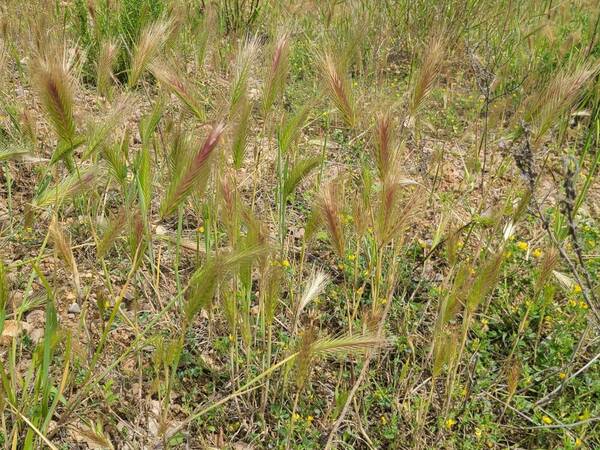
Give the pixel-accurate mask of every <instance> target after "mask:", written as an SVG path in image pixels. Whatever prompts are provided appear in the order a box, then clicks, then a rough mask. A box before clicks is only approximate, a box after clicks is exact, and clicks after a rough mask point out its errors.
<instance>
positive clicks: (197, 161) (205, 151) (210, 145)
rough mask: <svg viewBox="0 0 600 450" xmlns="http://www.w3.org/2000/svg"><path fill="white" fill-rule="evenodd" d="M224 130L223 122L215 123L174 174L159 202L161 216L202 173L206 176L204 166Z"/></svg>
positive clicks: (166, 214)
mask: <svg viewBox="0 0 600 450" xmlns="http://www.w3.org/2000/svg"><path fill="white" fill-rule="evenodd" d="M224 130H225V125H224V124H222V123H220V124H217V125H215V126H214V127H213V128H212V130H211V131H210V133H209V134H208V136H207V137H206V140H205V141H204V144H203V145H202V147H201V148H200V150H199V151H198V152H197V153H196V155H195V156H194V157H193V158H192V160H191V161H190V163H189V164H188V166H187V168H185V169H184V170H183V171H182V173H181V174H175V178H174V179H173V180H172V182H171V184H170V186H169V188H168V190H167V194H166V197H165V199H164V200H163V202H162V204H161V216H162V217H166V216H168V215H169V214H171V213H172V212H173V211H174V210H175V209H176V208H177V206H178V205H179V204H180V203H181V202H182V201H183V200H184V199H185V197H187V195H188V194H190V193H191V191H192V189H193V187H194V186H195V185H196V183H197V182H198V181H199V179H200V178H202V177H203V175H204V176H207V171H206V168H207V166H208V163H209V161H210V158H211V155H212V153H213V151H214V149H215V148H216V147H217V144H218V143H219V140H220V138H221V135H222V134H223V131H224Z"/></svg>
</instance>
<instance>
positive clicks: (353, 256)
mask: <svg viewBox="0 0 600 450" xmlns="http://www.w3.org/2000/svg"><path fill="white" fill-rule="evenodd" d="M355 259H356V255H355V254H354V253H350V254H349V255H348V260H349V261H354V260H355Z"/></svg>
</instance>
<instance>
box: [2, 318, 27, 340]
mask: <svg viewBox="0 0 600 450" xmlns="http://www.w3.org/2000/svg"><path fill="white" fill-rule="evenodd" d="M29 329H30V325H29V324H28V323H27V322H22V321H19V320H6V321H4V329H3V330H2V336H0V344H2V345H8V344H10V343H11V342H12V340H13V339H14V338H16V337H18V336H19V335H20V334H21V333H22V332H23V330H25V331H27V332H29Z"/></svg>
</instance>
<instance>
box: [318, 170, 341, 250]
mask: <svg viewBox="0 0 600 450" xmlns="http://www.w3.org/2000/svg"><path fill="white" fill-rule="evenodd" d="M343 198H344V195H343V185H342V182H341V180H333V181H332V182H330V183H329V184H328V185H326V186H325V187H324V188H323V190H322V191H321V193H320V195H319V198H318V200H317V202H318V203H317V204H318V210H319V214H320V216H321V221H322V223H324V224H325V226H326V227H327V230H328V231H329V234H330V235H331V240H332V242H333V246H334V249H335V251H336V252H337V254H338V256H339V257H340V258H343V257H344V253H345V239H344V229H343V225H342V209H341V206H342V201H343Z"/></svg>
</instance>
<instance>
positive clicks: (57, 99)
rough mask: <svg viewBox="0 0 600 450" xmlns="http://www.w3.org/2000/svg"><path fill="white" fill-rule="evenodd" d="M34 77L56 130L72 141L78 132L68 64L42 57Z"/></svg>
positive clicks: (46, 111) (35, 69) (68, 141)
mask: <svg viewBox="0 0 600 450" xmlns="http://www.w3.org/2000/svg"><path fill="white" fill-rule="evenodd" d="M33 79H34V84H35V86H36V89H37V92H38V95H39V97H40V100H41V103H42V107H43V108H44V111H45V113H46V115H47V117H48V119H49V120H50V123H51V125H52V127H53V128H54V131H55V132H56V134H57V135H58V136H59V138H60V139H62V140H63V141H65V142H67V143H70V142H72V141H73V139H74V137H75V132H76V126H75V118H74V116H73V86H72V81H71V77H70V75H69V73H68V70H67V67H66V65H65V64H64V63H63V61H62V60H60V59H56V58H52V57H50V56H48V57H47V58H46V59H40V60H39V61H38V64H37V65H36V67H35V68H34V72H33Z"/></svg>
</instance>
